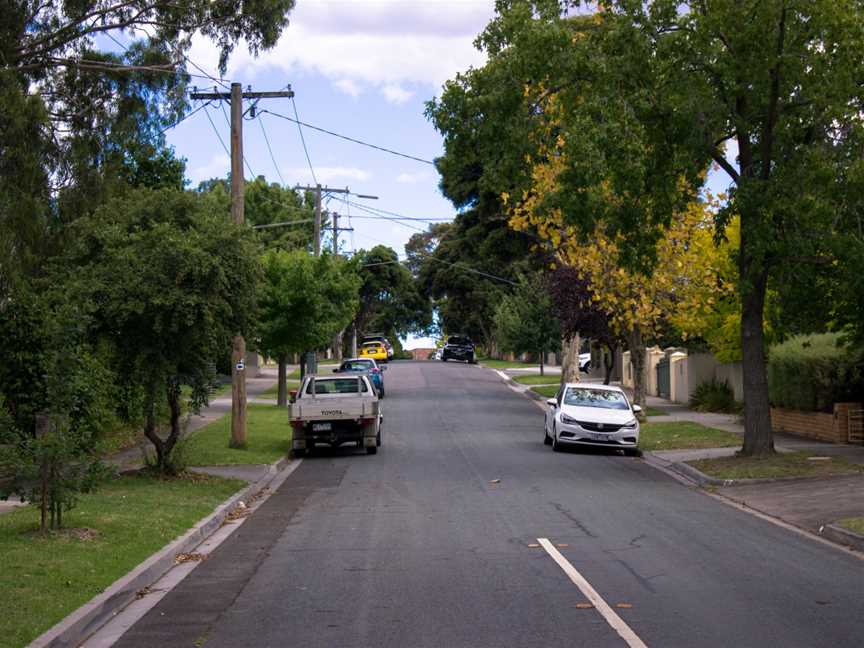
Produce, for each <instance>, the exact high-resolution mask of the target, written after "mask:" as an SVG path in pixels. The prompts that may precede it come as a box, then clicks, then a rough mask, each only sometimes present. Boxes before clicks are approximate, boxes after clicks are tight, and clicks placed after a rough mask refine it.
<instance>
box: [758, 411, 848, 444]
mask: <svg viewBox="0 0 864 648" xmlns="http://www.w3.org/2000/svg"><path fill="white" fill-rule="evenodd" d="M853 407H860V404H857V403H836V404H835V405H834V413H833V414H825V413H823V412H802V411H800V410H791V409H781V408H779V407H772V408H771V427H773V428H774V431H775V432H786V433H787V434H794V435H795V436H801V437H806V438H808V439H816V440H818V441H828V442H830V443H846V442H847V439H848V436H849V409H850V408H853Z"/></svg>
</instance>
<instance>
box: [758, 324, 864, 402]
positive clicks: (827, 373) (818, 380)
mask: <svg viewBox="0 0 864 648" xmlns="http://www.w3.org/2000/svg"><path fill="white" fill-rule="evenodd" d="M862 368H864V363H862V354H861V350H860V349H853V348H850V347H849V346H847V345H846V344H844V342H843V340H842V338H841V336H840V335H839V334H838V333H823V334H819V335H801V336H797V337H794V338H791V339H789V340H787V341H786V342H784V343H783V344H779V345H777V346H775V347H772V349H771V352H770V354H769V360H768V395H769V398H770V399H771V404H772V405H775V406H776V407H785V408H789V409H798V410H805V411H811V412H830V411H832V410H833V406H834V403H841V402H846V401H855V400H860V398H861V394H862V391H864V380H862V377H864V372H862Z"/></svg>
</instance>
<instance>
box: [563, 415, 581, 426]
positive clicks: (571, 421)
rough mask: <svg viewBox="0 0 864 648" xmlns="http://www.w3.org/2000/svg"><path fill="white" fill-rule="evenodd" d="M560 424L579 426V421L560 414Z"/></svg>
mask: <svg viewBox="0 0 864 648" xmlns="http://www.w3.org/2000/svg"><path fill="white" fill-rule="evenodd" d="M561 422H562V423H564V425H579V421H577V420H576V419H574V418H570V417H569V416H567V415H566V414H561Z"/></svg>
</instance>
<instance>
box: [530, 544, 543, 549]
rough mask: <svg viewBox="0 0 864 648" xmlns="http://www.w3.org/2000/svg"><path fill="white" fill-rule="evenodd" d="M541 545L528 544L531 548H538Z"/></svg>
mask: <svg viewBox="0 0 864 648" xmlns="http://www.w3.org/2000/svg"><path fill="white" fill-rule="evenodd" d="M539 546H540V545H539V544H529V545H528V547H529V548H531V549H536V548H537V547H539Z"/></svg>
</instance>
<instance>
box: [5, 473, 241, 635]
mask: <svg viewBox="0 0 864 648" xmlns="http://www.w3.org/2000/svg"><path fill="white" fill-rule="evenodd" d="M243 485H244V483H243V482H240V481H235V480H227V479H219V478H216V477H208V476H203V475H194V476H190V477H189V478H184V479H171V480H160V479H158V478H155V477H150V476H142V475H137V476H124V477H120V478H118V479H115V480H113V481H111V482H109V483H107V484H105V485H104V486H103V487H102V488H101V489H100V490H99V491H97V492H96V493H93V494H90V495H86V496H84V497H83V498H82V499H81V502H80V503H79V505H78V506H77V507H76V508H75V509H73V510H72V511H70V512H68V513H66V514H65V516H64V518H63V521H64V524H65V525H66V526H67V527H68V528H70V529H71V528H73V527H74V528H76V529H79V530H84V532H80V533H78V534H72V533H69V532H60V533H59V534H56V535H49V536H46V537H42V536H40V535H38V534H36V533H34V531H35V529H36V528H37V525H38V516H39V513H38V511H37V510H36V509H35V508H30V507H27V508H22V509H18V510H16V511H13V512H11V513H6V514H4V515H2V516H0V555H2V556H3V568H2V569H0V592H2V594H0V598H2V600H3V605H4V607H5V609H6V613H5V614H3V615H0V646H2V647H6V646H8V647H10V648H11V647H13V646H25V645H27V644H28V643H29V642H30V641H32V640H33V639H34V638H36V637H37V636H39V635H40V634H41V633H43V632H45V631H46V630H48V629H49V628H50V627H51V626H53V625H54V624H55V623H57V622H58V621H59V620H60V619H62V618H63V617H65V616H66V615H67V614H69V613H70V612H72V611H73V610H75V609H76V608H78V607H79V606H81V605H83V604H84V603H86V602H87V601H89V600H90V599H91V598H93V597H94V596H96V595H97V594H99V593H100V592H102V590H104V589H105V588H106V587H107V586H108V585H110V584H111V583H113V582H114V581H115V580H117V579H118V578H120V577H121V576H123V575H124V574H126V573H128V572H129V571H130V570H131V569H132V568H133V567H135V566H136V565H138V564H139V563H141V562H142V561H143V560H145V559H146V558H147V557H149V556H150V555H152V554H153V553H155V552H156V551H158V550H159V549H161V548H162V547H164V546H165V545H166V544H168V543H169V542H170V541H172V540H173V539H174V538H176V537H178V536H180V535H181V534H182V533H184V532H185V531H186V530H187V529H189V528H190V527H192V525H194V524H195V523H196V522H198V520H200V519H201V518H203V517H205V516H206V515H208V514H209V513H210V512H211V511H213V509H215V508H216V506H218V505H219V504H221V503H222V502H223V501H225V500H226V499H227V498H228V497H230V496H231V495H232V494H233V493H235V492H236V491H237V490H239V489H240V488H241V487H242V486H243ZM86 530H92V532H91V533H90V534H88V533H87V532H86ZM91 534H92V537H91Z"/></svg>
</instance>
